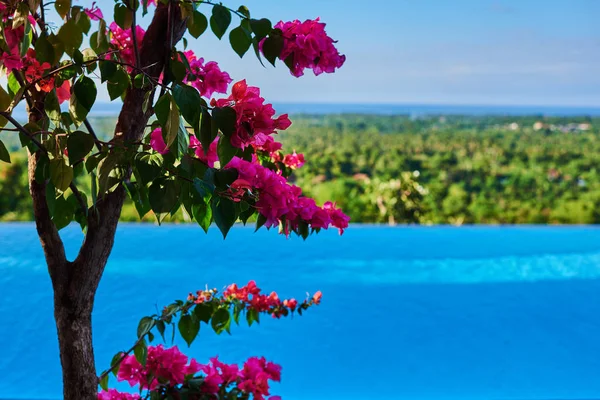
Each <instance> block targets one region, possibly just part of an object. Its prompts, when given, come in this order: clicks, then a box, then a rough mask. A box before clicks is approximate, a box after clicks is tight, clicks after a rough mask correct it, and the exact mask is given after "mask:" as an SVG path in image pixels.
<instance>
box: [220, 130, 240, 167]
mask: <svg viewBox="0 0 600 400" xmlns="http://www.w3.org/2000/svg"><path fill="white" fill-rule="evenodd" d="M238 150H239V149H238V148H237V147H233V146H232V145H231V140H230V139H229V138H228V137H227V136H221V138H220V139H219V144H218V145H217V155H218V156H219V163H220V164H221V168H223V167H225V166H226V165H227V164H229V161H231V159H232V158H233V157H235V155H236V154H237V152H238Z"/></svg>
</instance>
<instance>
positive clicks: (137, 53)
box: [129, 2, 141, 68]
mask: <svg viewBox="0 0 600 400" xmlns="http://www.w3.org/2000/svg"><path fill="white" fill-rule="evenodd" d="M131 3H132V2H129V6H130V7H129V9H130V10H131V12H132V13H133V20H132V22H131V40H132V41H133V54H134V55H135V66H136V68H139V67H140V65H141V63H140V51H139V49H138V44H137V33H136V14H137V12H136V10H135V9H134V7H131Z"/></svg>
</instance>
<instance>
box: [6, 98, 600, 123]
mask: <svg viewBox="0 0 600 400" xmlns="http://www.w3.org/2000/svg"><path fill="white" fill-rule="evenodd" d="M274 107H275V110H277V113H278V114H284V113H288V114H373V115H410V116H412V117H419V116H427V115H477V116H482V115H496V116H503V115H504V116H528V115H531V116H538V115H539V116H557V117H560V116H567V117H568V116H600V107H557V106H507V105H450V104H438V105H436V104H351V103H274ZM120 108H121V103H120V102H112V103H108V102H99V103H96V104H95V106H94V109H93V110H92V113H91V115H92V116H97V117H103V116H113V115H117V114H118V112H119V111H120ZM14 115H15V116H16V117H17V119H21V118H23V117H25V109H24V108H18V109H16V110H15V114H14Z"/></svg>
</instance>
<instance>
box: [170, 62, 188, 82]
mask: <svg viewBox="0 0 600 400" xmlns="http://www.w3.org/2000/svg"><path fill="white" fill-rule="evenodd" d="M169 68H170V72H171V78H172V79H173V80H174V81H175V82H180V83H181V82H183V80H184V79H185V76H186V75H187V72H188V71H187V69H186V66H185V64H184V63H183V62H181V61H179V60H173V59H172V60H171V61H170V62H169Z"/></svg>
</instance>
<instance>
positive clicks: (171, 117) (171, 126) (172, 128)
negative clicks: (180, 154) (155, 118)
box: [164, 94, 179, 147]
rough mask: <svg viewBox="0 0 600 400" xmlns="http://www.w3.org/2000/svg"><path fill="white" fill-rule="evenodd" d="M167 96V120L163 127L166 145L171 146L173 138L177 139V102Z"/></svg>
mask: <svg viewBox="0 0 600 400" xmlns="http://www.w3.org/2000/svg"><path fill="white" fill-rule="evenodd" d="M166 96H169V99H170V102H169V114H168V116H167V121H166V123H165V125H164V128H165V142H166V144H167V147H171V145H172V144H173V142H174V141H175V139H177V134H178V132H179V109H178V108H177V103H175V99H174V98H173V97H172V96H171V95H169V94H167V95H166Z"/></svg>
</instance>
